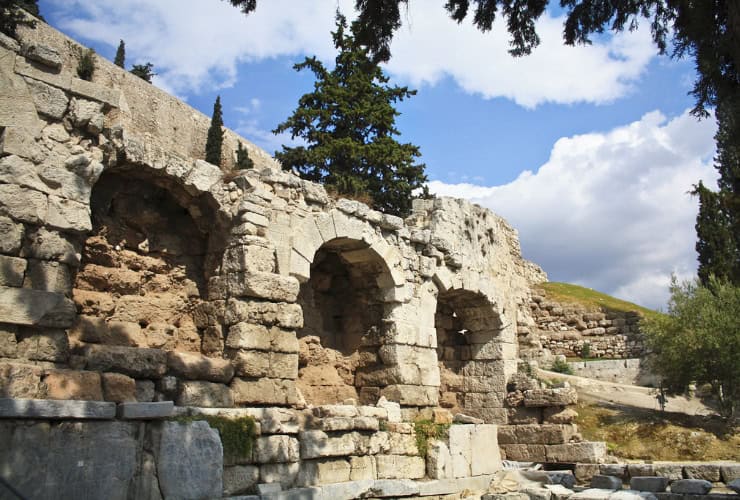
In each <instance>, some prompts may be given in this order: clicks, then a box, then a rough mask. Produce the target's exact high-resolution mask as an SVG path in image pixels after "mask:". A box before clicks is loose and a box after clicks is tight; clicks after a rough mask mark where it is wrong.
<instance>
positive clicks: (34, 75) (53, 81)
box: [15, 56, 72, 90]
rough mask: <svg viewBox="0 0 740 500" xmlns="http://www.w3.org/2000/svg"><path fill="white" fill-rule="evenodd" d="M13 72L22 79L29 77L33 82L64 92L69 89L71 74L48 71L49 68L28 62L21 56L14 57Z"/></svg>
mask: <svg viewBox="0 0 740 500" xmlns="http://www.w3.org/2000/svg"><path fill="white" fill-rule="evenodd" d="M15 72H16V73H18V74H19V75H22V76H24V77H30V78H31V79H33V80H39V81H41V82H45V83H48V84H50V85H53V86H55V87H59V88H60V89H64V90H67V89H69V87H70V84H71V80H72V74H71V73H68V72H65V71H62V72H57V71H50V70H49V68H46V67H43V66H40V65H38V64H35V63H32V62H28V61H26V59H25V58H24V57H21V56H18V57H16V60H15ZM26 80H28V78H26Z"/></svg>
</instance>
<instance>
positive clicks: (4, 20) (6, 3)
mask: <svg viewBox="0 0 740 500" xmlns="http://www.w3.org/2000/svg"><path fill="white" fill-rule="evenodd" d="M21 9H23V10H25V11H26V12H28V13H29V14H31V15H33V16H35V17H37V18H39V19H41V20H42V21H43V18H42V17H41V15H40V14H39V5H38V0H0V33H4V34H5V35H8V36H9V37H12V38H15V35H16V32H15V30H16V28H17V27H18V26H30V27H32V28H33V27H35V26H36V23H35V22H34V21H29V20H28V19H27V18H26V15H25V14H24V13H23V12H21Z"/></svg>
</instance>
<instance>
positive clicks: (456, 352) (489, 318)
mask: <svg viewBox="0 0 740 500" xmlns="http://www.w3.org/2000/svg"><path fill="white" fill-rule="evenodd" d="M445 278H449V280H447V281H446V282H444V281H441V280H442V279H445ZM454 279H455V277H454V276H446V275H443V276H442V277H441V278H440V277H439V276H435V282H437V283H438V289H439V293H438V296H437V307H436V312H435V328H436V333H437V359H438V363H439V370H440V388H439V391H440V398H439V401H440V406H443V407H447V408H449V409H450V410H451V411H453V412H462V413H465V414H468V415H473V416H476V417H479V418H483V419H484V420H485V421H486V422H501V420H502V419H504V421H505V417H504V409H503V408H504V397H505V395H506V394H505V389H506V376H507V362H510V358H513V357H515V356H516V352H515V350H512V349H511V348H510V346H508V344H506V343H505V342H503V341H502V337H501V333H502V331H503V330H504V324H503V318H502V314H501V312H500V311H499V309H498V307H497V304H496V303H495V302H493V301H492V300H491V299H490V298H489V297H490V296H489V295H488V294H485V293H483V292H481V291H480V290H479V289H472V290H471V289H467V288H465V287H463V286H459V285H461V280H460V279H459V278H458V283H457V284H458V286H455V284H454ZM445 283H446V284H448V285H450V286H448V287H445V286H444V284H445ZM440 285H441V286H440Z"/></svg>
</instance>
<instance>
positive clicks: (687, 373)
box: [642, 276, 740, 416]
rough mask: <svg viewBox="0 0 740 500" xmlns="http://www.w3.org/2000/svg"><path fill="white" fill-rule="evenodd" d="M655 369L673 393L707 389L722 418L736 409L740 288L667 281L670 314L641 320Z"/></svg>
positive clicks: (739, 380)
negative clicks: (701, 386)
mask: <svg viewBox="0 0 740 500" xmlns="http://www.w3.org/2000/svg"><path fill="white" fill-rule="evenodd" d="M642 327H643V328H642V329H643V330H644V331H645V334H646V341H647V345H648V347H649V348H650V349H651V350H652V351H653V353H654V358H653V362H652V363H653V369H654V370H655V371H656V372H657V373H658V374H660V375H661V376H662V377H663V379H664V382H665V384H666V386H667V387H668V389H669V390H670V391H671V392H682V391H684V390H685V389H686V388H687V387H688V385H689V384H691V383H698V384H711V386H712V388H713V390H714V392H715V393H716V395H717V396H718V398H719V401H720V410H721V412H722V413H723V414H724V415H726V416H733V415H736V412H737V410H738V406H739V405H740V363H738V359H740V287H738V286H736V285H733V284H731V283H728V282H727V281H723V280H719V279H717V278H715V277H714V276H711V277H710V278H709V279H708V284H707V286H702V285H700V284H698V283H696V282H685V283H678V281H677V280H676V279H675V278H674V279H673V281H672V282H671V298H670V301H669V303H668V314H662V315H656V316H655V317H652V318H649V319H646V320H643V324H642Z"/></svg>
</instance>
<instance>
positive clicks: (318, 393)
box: [296, 236, 395, 404]
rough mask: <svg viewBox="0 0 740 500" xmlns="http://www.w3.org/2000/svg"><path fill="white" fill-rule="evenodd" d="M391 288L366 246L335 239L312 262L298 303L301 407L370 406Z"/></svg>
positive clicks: (378, 383)
mask: <svg viewBox="0 0 740 500" xmlns="http://www.w3.org/2000/svg"><path fill="white" fill-rule="evenodd" d="M394 287H395V282H394V280H393V278H392V276H391V271H390V269H389V268H388V266H387V264H386V261H385V260H384V259H382V258H381V256H380V255H379V254H378V252H377V251H376V250H375V249H374V248H373V247H372V245H370V244H369V243H368V242H367V241H364V240H361V239H352V238H348V237H343V236H339V237H335V238H333V239H330V240H328V241H327V242H325V243H324V244H322V245H321V246H320V247H319V248H318V249H317V250H316V252H315V254H314V255H312V256H311V268H310V276H309V277H308V279H306V280H304V281H303V283H302V284H301V288H300V293H299V296H298V303H299V305H300V306H301V308H302V310H303V320H304V326H303V328H302V329H300V330H298V332H297V333H298V340H299V344H300V356H299V376H298V380H297V382H296V384H297V386H298V387H299V388H300V389H301V391H302V393H303V395H304V397H305V399H306V402H308V403H312V404H330V403H337V402H342V401H344V400H346V399H355V400H359V401H362V402H372V403H375V401H376V400H377V398H378V396H379V394H380V387H381V383H382V382H384V379H383V376H382V375H381V371H382V368H383V362H382V360H381V358H380V357H379V354H378V349H379V347H380V345H381V343H382V333H383V326H384V320H385V319H386V318H387V316H388V314H389V312H390V310H391V309H392V307H393V304H392V300H393V299H392V297H390V298H389V293H388V291H389V290H392V289H393V288H394Z"/></svg>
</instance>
